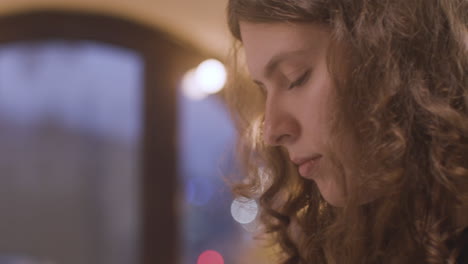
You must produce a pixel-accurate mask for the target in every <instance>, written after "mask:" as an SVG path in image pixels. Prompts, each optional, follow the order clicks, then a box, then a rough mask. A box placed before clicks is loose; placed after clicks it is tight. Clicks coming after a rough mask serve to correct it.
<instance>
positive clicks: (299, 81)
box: [288, 70, 310, 90]
mask: <svg viewBox="0 0 468 264" xmlns="http://www.w3.org/2000/svg"><path fill="white" fill-rule="evenodd" d="M309 75H310V70H308V71H306V72H305V73H304V74H302V75H301V77H299V79H297V80H296V81H294V82H292V83H291V84H290V85H289V87H288V90H291V89H292V88H294V87H296V86H301V85H302V84H304V83H305V82H306V81H307V79H308V78H309Z"/></svg>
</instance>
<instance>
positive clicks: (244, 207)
mask: <svg viewBox="0 0 468 264" xmlns="http://www.w3.org/2000/svg"><path fill="white" fill-rule="evenodd" d="M231 214H232V217H233V218H234V220H236V221H237V222H238V223H240V224H248V223H250V222H252V221H254V220H255V218H256V217H257V214H258V205H257V202H256V201H255V200H252V199H247V198H245V197H239V198H236V199H235V200H234V201H233V202H232V204H231Z"/></svg>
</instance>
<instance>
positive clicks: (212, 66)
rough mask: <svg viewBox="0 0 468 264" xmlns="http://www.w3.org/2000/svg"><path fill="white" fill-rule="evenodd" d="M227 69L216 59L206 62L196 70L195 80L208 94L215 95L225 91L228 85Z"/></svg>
mask: <svg viewBox="0 0 468 264" xmlns="http://www.w3.org/2000/svg"><path fill="white" fill-rule="evenodd" d="M226 76H227V74H226V68H225V67H224V65H223V64H222V63H221V62H220V61H218V60H215V59H209V60H206V61H204V62H202V63H200V65H198V67H197V69H196V70H195V79H196V81H197V83H198V84H199V85H200V87H201V88H202V90H203V91H204V92H205V93H207V94H214V93H217V92H219V91H221V89H223V87H224V85H225V84H226Z"/></svg>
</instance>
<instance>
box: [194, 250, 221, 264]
mask: <svg viewBox="0 0 468 264" xmlns="http://www.w3.org/2000/svg"><path fill="white" fill-rule="evenodd" d="M197 264H224V259H223V256H221V254H219V253H218V252H216V251H214V250H207V251H205V252H203V253H201V254H200V256H199V257H198V261H197Z"/></svg>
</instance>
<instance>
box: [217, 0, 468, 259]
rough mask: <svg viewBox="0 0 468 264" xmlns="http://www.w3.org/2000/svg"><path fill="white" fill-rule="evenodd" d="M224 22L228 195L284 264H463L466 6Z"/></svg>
mask: <svg viewBox="0 0 468 264" xmlns="http://www.w3.org/2000/svg"><path fill="white" fill-rule="evenodd" d="M228 23H229V27H230V31H231V33H232V35H233V36H234V37H235V39H236V40H237V42H238V43H240V44H242V47H243V51H244V52H245V66H246V67H245V68H246V69H247V75H249V77H248V79H249V80H245V79H243V76H245V74H243V72H242V70H243V67H242V66H243V64H242V62H240V61H239V59H237V60H236V61H235V63H234V67H233V68H234V70H235V72H234V74H233V75H232V76H233V78H232V80H231V85H229V88H228V89H227V94H226V96H227V101H228V103H229V106H230V108H231V110H232V112H233V116H234V119H235V121H236V123H237V127H238V132H239V140H240V142H239V143H240V144H239V146H240V154H241V161H242V163H243V164H242V165H243V166H242V167H243V168H244V169H245V175H248V176H247V177H246V179H244V180H243V181H242V182H241V183H240V184H238V185H236V186H235V188H234V191H235V192H236V193H237V194H239V195H242V196H247V197H251V198H255V199H258V200H259V202H260V206H261V208H262V212H261V220H262V223H263V225H264V227H265V231H266V232H267V233H269V234H271V235H272V236H271V237H272V238H273V241H274V242H276V243H277V244H278V245H279V246H280V248H281V253H282V254H281V257H282V262H281V263H338V264H341V263H346V264H348V263H468V260H466V256H464V254H466V250H467V247H468V237H467V236H468V232H467V230H468V229H467V226H468V217H467V214H468V209H467V208H468V1H467V0H411V1H407V0H351V1H350V0H229V4H228ZM237 55H239V53H237V52H236V53H235V54H234V56H233V57H234V58H239V56H237Z"/></svg>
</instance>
